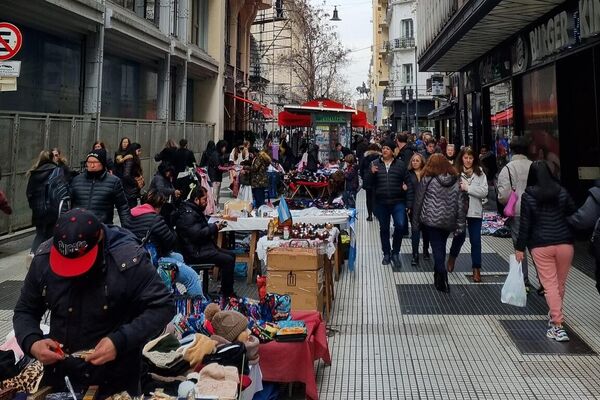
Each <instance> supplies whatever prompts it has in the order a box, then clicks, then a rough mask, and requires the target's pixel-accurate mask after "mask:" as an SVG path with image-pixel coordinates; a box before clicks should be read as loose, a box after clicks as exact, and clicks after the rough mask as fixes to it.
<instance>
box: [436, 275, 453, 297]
mask: <svg viewBox="0 0 600 400" xmlns="http://www.w3.org/2000/svg"><path fill="white" fill-rule="evenodd" d="M438 276H439V277H438V279H439V286H436V289H437V290H439V291H440V292H444V293H450V285H448V273H447V272H438Z"/></svg>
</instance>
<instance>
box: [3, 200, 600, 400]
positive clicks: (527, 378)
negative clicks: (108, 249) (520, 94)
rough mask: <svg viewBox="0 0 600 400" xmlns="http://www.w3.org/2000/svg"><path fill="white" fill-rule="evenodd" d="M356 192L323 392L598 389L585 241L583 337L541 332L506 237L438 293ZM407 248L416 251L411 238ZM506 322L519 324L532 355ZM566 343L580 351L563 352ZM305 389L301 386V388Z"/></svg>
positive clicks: (20, 257) (489, 395)
mask: <svg viewBox="0 0 600 400" xmlns="http://www.w3.org/2000/svg"><path fill="white" fill-rule="evenodd" d="M358 200H359V201H358V206H359V215H358V224H357V232H358V259H357V266H356V271H355V272H354V273H350V272H348V271H344V272H343V274H342V276H341V279H340V281H339V282H337V283H336V288H335V297H336V298H335V302H334V311H333V315H332V319H331V321H330V323H329V327H330V328H331V332H330V333H331V337H330V338H329V346H330V350H331V353H332V358H333V364H332V365H331V366H325V365H323V364H322V363H321V362H320V363H319V364H318V366H317V381H318V384H319V387H320V396H321V399H598V398H600V379H598V377H599V376H600V372H599V371H600V357H599V356H598V355H596V354H591V355H582V354H577V355H576V354H575V353H581V352H582V351H583V352H585V351H591V352H598V353H600V335H599V334H598V332H599V331H600V329H599V328H600V312H598V310H600V295H598V293H597V292H596V290H595V287H594V282H593V280H592V279H591V277H590V276H589V275H590V272H591V271H592V268H591V265H590V262H591V260H590V259H589V258H587V257H586V256H585V254H584V252H581V251H580V252H578V255H577V258H576V260H575V263H574V264H576V266H577V268H573V269H572V271H571V274H570V276H569V282H568V288H567V298H566V306H565V314H566V316H567V323H568V326H569V327H570V328H571V330H570V331H569V332H570V333H575V334H577V335H578V336H579V337H581V339H582V341H583V342H584V343H582V344H581V345H577V343H576V341H575V340H573V341H572V342H570V344H569V345H565V344H556V343H553V342H551V341H549V340H548V339H546V338H545V329H544V327H545V323H546V318H547V317H546V312H547V307H546V305H545V301H544V299H543V298H542V297H539V296H538V295H537V294H531V295H530V296H529V299H528V305H527V307H526V308H523V309H521V308H515V307H511V306H506V305H502V304H501V303H500V288H501V285H502V283H503V281H504V278H505V274H506V273H507V271H508V263H507V261H506V260H507V259H508V255H509V254H510V253H511V252H512V246H511V243H510V240H509V239H501V238H492V237H485V238H484V243H483V253H484V265H483V269H482V271H483V272H482V273H483V280H484V283H482V284H473V283H472V282H471V281H470V280H469V279H468V276H467V275H468V271H469V270H470V269H469V267H470V265H469V257H468V256H466V257H461V258H460V259H459V263H458V265H457V268H456V271H455V272H454V273H453V274H451V276H450V284H451V293H450V294H440V293H438V292H436V291H435V290H434V289H433V285H432V282H433V266H432V264H431V263H430V262H426V263H424V262H422V266H421V267H419V268H418V269H415V268H412V267H410V258H409V257H408V256H406V257H405V258H404V266H403V268H401V269H398V270H394V269H393V268H391V267H390V266H382V265H381V264H380V262H381V254H380V250H379V233H378V224H377V222H376V221H375V222H367V221H366V220H365V217H366V216H365V213H364V196H363V195H362V193H361V194H359V198H358ZM361 211H362V212H361ZM0 251H1V249H0ZM468 251H469V244H468V241H467V242H466V243H465V246H464V248H463V252H464V253H467V254H468ZM402 252H403V253H405V254H407V255H408V254H410V252H411V249H410V242H409V240H408V239H405V240H404V243H403V247H402ZM25 254H26V252H21V253H16V254H12V255H8V256H3V255H1V254H0V340H3V339H2V338H3V336H4V335H5V334H6V332H8V331H9V330H10V329H11V322H10V319H11V317H12V311H11V306H10V305H11V304H14V302H15V301H16V297H15V296H17V295H18V291H17V289H18V287H19V284H20V282H19V281H21V280H22V279H23V277H24V273H25V272H24V271H25V268H24V260H25ZM530 265H532V264H530ZM461 271H462V272H461ZM582 271H584V272H582ZM530 276H531V277H535V272H534V271H533V270H531V271H530ZM7 281H8V282H7ZM533 281H534V282H535V283H536V284H537V282H536V280H535V278H534V279H533ZM236 291H237V292H238V293H244V294H246V295H250V296H252V297H256V288H255V286H250V287H247V286H245V284H244V283H243V282H241V281H238V282H236ZM401 299H402V301H401ZM505 326H508V327H510V328H511V329H512V331H513V332H516V333H517V334H519V335H520V337H521V339H522V340H521V342H520V344H521V345H522V346H523V347H524V349H525V350H526V352H527V354H523V353H522V352H521V351H520V350H519V348H518V347H517V343H516V342H515V341H513V339H511V336H510V335H509V333H508V331H507V329H506V328H505ZM585 344H587V345H589V347H590V348H586V347H585V346H584V345H585ZM567 346H568V347H567ZM566 351H570V352H571V353H572V354H559V353H564V352H566ZM531 352H545V353H538V354H529V353H531ZM301 393H302V390H298V389H296V388H295V389H294V398H298V395H300V394H301ZM283 398H285V396H284V397H283Z"/></svg>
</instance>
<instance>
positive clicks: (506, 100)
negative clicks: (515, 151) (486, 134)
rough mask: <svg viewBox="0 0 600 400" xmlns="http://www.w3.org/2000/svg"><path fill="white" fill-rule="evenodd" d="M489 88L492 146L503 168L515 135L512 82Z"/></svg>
mask: <svg viewBox="0 0 600 400" xmlns="http://www.w3.org/2000/svg"><path fill="white" fill-rule="evenodd" d="M489 90H490V129H491V133H492V138H493V141H494V144H493V146H492V147H493V150H494V153H495V154H496V160H497V162H498V166H499V168H502V167H503V166H504V165H506V164H507V163H508V161H509V159H510V149H509V143H510V140H511V139H512V137H513V135H514V121H513V94H512V82H511V81H505V82H501V83H499V84H497V85H494V86H491V87H490V88H489Z"/></svg>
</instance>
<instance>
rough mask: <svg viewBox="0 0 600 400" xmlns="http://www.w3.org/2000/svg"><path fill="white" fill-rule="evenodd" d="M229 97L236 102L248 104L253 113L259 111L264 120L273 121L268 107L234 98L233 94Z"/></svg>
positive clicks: (248, 100)
mask: <svg viewBox="0 0 600 400" xmlns="http://www.w3.org/2000/svg"><path fill="white" fill-rule="evenodd" d="M229 95H230V96H231V97H233V98H234V99H236V100H239V101H242V102H244V103H248V104H250V105H251V106H252V110H253V111H259V112H260V113H261V114H262V116H263V117H265V119H273V110H271V109H270V108H269V107H267V106H263V105H262V104H260V103H259V102H258V101H253V100H250V99H245V98H243V97H240V96H236V95H233V94H229Z"/></svg>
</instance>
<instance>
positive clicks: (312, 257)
mask: <svg viewBox="0 0 600 400" xmlns="http://www.w3.org/2000/svg"><path fill="white" fill-rule="evenodd" d="M324 260H325V255H324V251H323V249H322V248H316V247H312V248H305V247H300V248H299V247H278V248H274V249H270V250H269V251H268V252H267V270H268V272H267V292H269V293H277V294H287V295H289V296H290V297H291V299H292V310H317V311H322V310H323V284H324V275H323V265H324Z"/></svg>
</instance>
